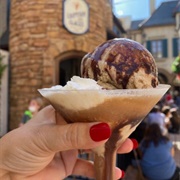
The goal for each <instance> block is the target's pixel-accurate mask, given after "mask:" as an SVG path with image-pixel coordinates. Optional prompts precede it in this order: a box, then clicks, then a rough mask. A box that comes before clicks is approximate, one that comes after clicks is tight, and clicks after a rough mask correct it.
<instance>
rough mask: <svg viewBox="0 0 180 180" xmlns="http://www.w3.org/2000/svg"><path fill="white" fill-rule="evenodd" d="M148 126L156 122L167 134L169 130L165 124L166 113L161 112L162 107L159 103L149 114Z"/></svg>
mask: <svg viewBox="0 0 180 180" xmlns="http://www.w3.org/2000/svg"><path fill="white" fill-rule="evenodd" d="M146 123H147V126H149V125H151V124H153V123H156V124H158V125H159V127H160V129H161V132H162V133H163V134H164V135H165V134H167V132H168V130H167V128H166V124H165V115H164V114H163V113H162V112H161V110H160V107H159V106H158V105H156V106H154V107H153V109H152V110H151V112H150V113H149V114H148V115H147V118H146Z"/></svg>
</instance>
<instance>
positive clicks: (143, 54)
mask: <svg viewBox="0 0 180 180" xmlns="http://www.w3.org/2000/svg"><path fill="white" fill-rule="evenodd" d="M81 76H82V77H85V78H91V79H94V80H96V81H97V82H98V84H99V85H101V86H103V87H104V88H105V89H144V88H152V87H153V88H155V87H156V86H157V85H158V73H157V68H156V64H155V60H154V58H153V56H152V55H151V53H150V52H149V51H148V50H147V49H146V48H145V47H144V46H143V45H141V44H139V43H138V42H136V41H133V40H130V39H125V38H116V39H112V40H109V41H107V42H105V43H103V44H101V45H99V46H98V47H96V49H95V50H94V51H93V52H91V53H89V54H87V55H85V56H84V58H83V60H82V63H81Z"/></svg>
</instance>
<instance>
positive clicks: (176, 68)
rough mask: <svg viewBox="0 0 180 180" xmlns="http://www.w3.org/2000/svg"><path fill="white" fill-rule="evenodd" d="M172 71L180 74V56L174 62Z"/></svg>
mask: <svg viewBox="0 0 180 180" xmlns="http://www.w3.org/2000/svg"><path fill="white" fill-rule="evenodd" d="M171 69H172V71H173V72H174V73H176V74H179V73H180V55H179V56H177V57H176V59H175V60H174V61H173V63H172V65H171Z"/></svg>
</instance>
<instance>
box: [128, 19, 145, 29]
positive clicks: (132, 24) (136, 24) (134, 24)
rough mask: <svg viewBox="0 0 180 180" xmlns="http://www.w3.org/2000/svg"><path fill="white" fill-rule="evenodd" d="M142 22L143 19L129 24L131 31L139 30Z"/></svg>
mask: <svg viewBox="0 0 180 180" xmlns="http://www.w3.org/2000/svg"><path fill="white" fill-rule="evenodd" d="M143 21H144V19H142V20H136V21H132V22H131V27H130V29H131V30H138V29H139V25H140V24H141V23H142V22H143Z"/></svg>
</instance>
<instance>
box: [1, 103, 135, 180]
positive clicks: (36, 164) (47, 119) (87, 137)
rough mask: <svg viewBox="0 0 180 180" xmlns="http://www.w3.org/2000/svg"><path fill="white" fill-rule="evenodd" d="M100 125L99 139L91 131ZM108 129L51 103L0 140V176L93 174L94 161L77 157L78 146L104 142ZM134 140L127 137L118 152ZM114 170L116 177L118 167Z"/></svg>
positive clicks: (16, 179) (44, 179) (43, 178)
mask: <svg viewBox="0 0 180 180" xmlns="http://www.w3.org/2000/svg"><path fill="white" fill-rule="evenodd" d="M97 126H98V127H99V129H98V132H99V138H96V137H95V133H94V132H93V131H94V129H95V130H96V127H97ZM109 136H110V128H109V126H108V125H107V124H105V123H73V124H66V122H65V120H64V119H63V118H62V117H61V116H60V115H59V114H58V113H56V112H55V110H54V108H52V106H48V107H46V108H44V109H43V110H42V111H40V112H39V113H38V114H37V115H36V116H35V117H34V118H33V119H32V120H30V121H29V122H28V123H27V124H26V125H24V126H22V127H20V128H17V129H15V130H13V131H11V132H9V133H7V134H6V135H5V136H4V137H2V138H1V140H0V159H1V161H0V178H2V179H4V180H6V179H7V180H8V179H11V180H21V179H23V180H24V179H30V180H49V179H52V180H56V179H57V180H60V179H63V178H65V177H67V176H69V175H71V174H74V175H82V176H87V177H90V178H93V177H94V169H93V163H92V162H89V161H86V160H82V159H79V158H78V149H92V148H95V147H97V146H99V145H101V144H103V143H105V142H106V141H107V139H108V138H109ZM132 148H133V142H132V141H131V140H130V139H127V140H126V141H125V142H124V144H123V145H122V146H121V148H120V149H119V150H118V151H119V153H127V152H129V151H131V150H132ZM116 171H117V173H116V174H117V179H118V178H120V177H121V174H122V173H121V170H119V169H118V170H116Z"/></svg>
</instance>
